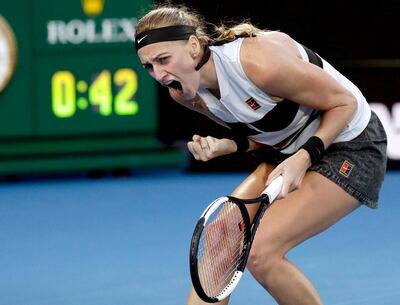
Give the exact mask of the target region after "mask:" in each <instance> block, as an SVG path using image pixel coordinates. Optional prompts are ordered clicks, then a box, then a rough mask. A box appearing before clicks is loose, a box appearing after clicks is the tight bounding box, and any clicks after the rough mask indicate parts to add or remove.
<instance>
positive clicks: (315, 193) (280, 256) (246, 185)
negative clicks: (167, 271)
mask: <svg viewBox="0 0 400 305" xmlns="http://www.w3.org/2000/svg"><path fill="white" fill-rule="evenodd" d="M272 169H273V167H272V166H270V165H267V164H261V165H260V166H259V167H258V168H257V169H256V170H255V171H254V172H253V173H252V174H251V175H250V176H249V177H248V178H247V179H246V180H245V181H243V182H242V183H241V184H240V186H239V187H238V188H237V189H236V190H235V191H234V192H233V196H236V197H239V198H254V197H256V196H258V195H259V194H260V193H261V192H262V191H263V190H264V188H265V181H266V178H267V177H268V174H269V172H270V171H271V170H272ZM358 206H359V204H358V202H357V201H356V200H355V199H354V198H353V197H351V196H350V195H348V194H347V193H346V192H344V191H343V190H342V189H341V188H340V187H338V186H337V185H336V184H334V183H333V182H331V181H329V180H328V179H326V178H325V177H323V176H321V175H319V174H317V173H315V172H309V173H307V174H306V176H305V177H304V180H303V183H302V186H301V189H300V190H298V191H295V192H292V193H290V194H289V195H288V196H287V197H286V198H284V199H281V200H278V201H276V202H275V203H274V204H273V205H272V206H271V207H270V208H269V209H268V210H267V212H266V214H265V215H264V218H263V221H262V222H261V224H260V227H259V229H258V231H257V235H256V238H255V241H254V244H253V247H252V251H251V254H250V257H249V261H248V265H247V267H248V269H249V270H250V271H251V273H252V274H253V276H254V277H255V278H256V279H257V281H258V282H259V283H260V284H261V285H262V286H263V287H264V288H265V289H266V290H267V291H268V292H269V293H270V294H271V295H272V296H273V297H274V298H275V300H276V301H277V302H278V304H280V305H303V304H304V305H305V304H307V305H321V304H322V301H321V299H320V297H319V295H318V293H317V291H316V289H315V288H314V287H313V285H312V284H311V283H310V281H309V280H308V279H307V278H306V276H305V275H304V274H303V273H302V272H301V271H300V270H298V269H297V268H296V267H295V266H294V265H293V264H292V263H290V262H289V261H288V260H287V259H286V258H285V255H286V253H287V252H288V251H289V250H290V249H292V248H293V247H295V246H296V245H298V244H300V243H301V242H303V241H304V240H306V239H308V238H310V237H312V236H314V235H316V234H318V233H320V232H322V231H324V230H325V229H327V228H329V227H330V226H331V225H333V224H334V223H336V222H337V221H338V220H340V219H341V218H342V217H344V216H345V215H347V214H348V213H350V212H351V211H353V210H354V209H355V208H357V207H358ZM248 209H249V213H250V215H251V216H252V215H254V212H255V210H256V209H257V206H255V205H250V206H248ZM228 301H229V300H228V299H226V300H223V301H222V302H220V303H218V304H219V305H226V304H228ZM187 304H188V305H205V304H207V303H205V302H203V301H202V300H201V299H200V298H199V297H198V296H197V294H196V292H195V291H194V290H193V289H191V291H190V294H189V297H188V301H187Z"/></svg>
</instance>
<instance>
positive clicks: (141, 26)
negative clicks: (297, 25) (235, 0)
mask: <svg viewBox="0 0 400 305" xmlns="http://www.w3.org/2000/svg"><path fill="white" fill-rule="evenodd" d="M174 25H187V26H191V27H193V28H194V29H195V32H196V36H197V38H198V39H199V41H200V44H201V45H202V46H205V45H221V44H224V43H226V42H230V41H233V40H235V39H237V38H239V37H253V36H255V35H256V34H257V33H259V32H262V30H260V29H259V28H257V27H255V26H254V25H252V24H250V23H249V22H243V23H240V24H238V25H235V26H233V27H226V26H225V25H221V26H214V33H212V35H211V36H209V35H207V33H206V23H205V22H204V20H203V17H202V16H201V15H200V14H198V13H197V12H195V11H189V9H188V8H187V7H186V6H184V5H181V6H172V5H170V4H161V5H155V6H154V8H153V9H152V10H151V11H149V12H148V13H147V14H145V15H144V16H143V17H142V18H140V20H139V21H138V23H137V25H136V34H135V35H136V36H137V35H138V34H140V33H142V32H145V31H149V30H153V29H157V28H161V27H167V26H174Z"/></svg>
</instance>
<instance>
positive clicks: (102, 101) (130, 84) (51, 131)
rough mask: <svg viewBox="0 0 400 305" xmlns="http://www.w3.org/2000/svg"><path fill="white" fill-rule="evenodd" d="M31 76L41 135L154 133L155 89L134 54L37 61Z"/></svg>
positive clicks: (51, 58) (47, 58) (84, 55)
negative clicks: (34, 76) (33, 75)
mask: <svg viewBox="0 0 400 305" xmlns="http://www.w3.org/2000/svg"><path fill="white" fill-rule="evenodd" d="M127 63H128V64H129V63H130V65H127ZM36 78H37V79H40V80H41V81H40V82H38V83H37V88H36V90H35V91H36V94H37V100H38V101H40V102H39V104H38V107H37V109H36V111H35V113H36V119H35V122H36V127H37V130H36V132H38V133H39V134H41V135H55V134H64V135H76V134H78V135H82V134H85V133H91V134H93V133H98V134H102V133H109V132H124V133H129V132H135V133H143V132H153V131H156V128H157V107H156V102H157V96H156V94H157V90H156V85H155V83H154V81H153V80H152V79H151V78H150V77H149V76H148V75H147V74H145V73H144V71H143V69H142V67H141V65H140V62H139V60H138V59H137V58H136V57H135V54H134V53H133V50H132V54H130V53H129V52H124V53H122V54H106V55H102V54H94V55H90V53H89V52H87V53H86V54H80V55H79V56H77V55H75V54H71V55H70V56H64V57H63V58H62V60H61V59H60V56H59V55H58V54H54V55H53V54H52V56H46V57H41V58H39V59H38V64H37V68H36Z"/></svg>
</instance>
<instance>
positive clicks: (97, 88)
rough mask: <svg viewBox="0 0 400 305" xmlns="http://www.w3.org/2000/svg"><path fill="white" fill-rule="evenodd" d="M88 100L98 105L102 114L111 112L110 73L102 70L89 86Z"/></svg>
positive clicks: (106, 114) (107, 114) (105, 114)
mask: <svg viewBox="0 0 400 305" xmlns="http://www.w3.org/2000/svg"><path fill="white" fill-rule="evenodd" d="M89 102H90V103H91V104H92V105H96V106H98V107H99V113H100V114H101V115H103V116H109V115H111V114H112V91H111V73H110V71H108V70H103V71H102V72H101V73H100V74H99V75H98V76H97V78H96V80H95V81H94V82H93V83H92V84H91V85H90V87H89Z"/></svg>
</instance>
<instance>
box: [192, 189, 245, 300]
mask: <svg viewBox="0 0 400 305" xmlns="http://www.w3.org/2000/svg"><path fill="white" fill-rule="evenodd" d="M250 241H251V223H250V218H249V214H248V212H247V209H246V207H245V205H244V204H243V202H242V201H241V200H239V199H236V198H234V197H220V198H218V199H217V200H215V201H213V202H212V203H211V204H210V205H209V206H208V207H207V208H206V210H205V211H204V212H203V214H202V215H201V217H200V219H199V220H198V222H197V224H196V227H195V230H194V232H193V236H192V241H191V246H190V274H191V278H192V283H193V287H194V289H195V291H196V293H197V295H198V296H199V297H200V298H201V299H202V300H203V301H205V302H207V303H215V302H219V301H221V300H223V299H224V298H226V297H227V296H228V295H229V294H230V293H231V292H232V291H233V289H234V288H235V287H236V285H237V284H238V282H239V280H240V278H241V276H242V274H243V270H244V268H245V266H246V259H247V250H248V248H249V245H250Z"/></svg>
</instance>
